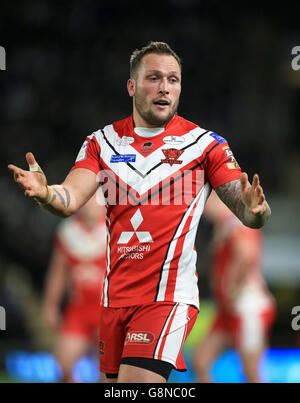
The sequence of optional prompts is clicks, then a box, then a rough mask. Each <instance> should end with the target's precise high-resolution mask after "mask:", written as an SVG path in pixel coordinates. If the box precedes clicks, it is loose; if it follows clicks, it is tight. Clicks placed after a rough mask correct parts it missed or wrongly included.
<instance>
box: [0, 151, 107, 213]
mask: <svg viewBox="0 0 300 403" xmlns="http://www.w3.org/2000/svg"><path fill="white" fill-rule="evenodd" d="M26 160H27V163H28V165H29V171H26V170H23V169H21V168H19V167H16V166H15V165H8V169H9V170H10V171H12V172H13V174H14V180H15V181H16V182H17V183H18V185H19V186H20V187H21V188H22V189H23V190H24V194H25V196H27V197H32V198H34V199H35V200H36V201H37V202H38V203H39V204H40V205H41V206H42V207H43V208H44V209H46V210H48V211H49V212H50V213H52V214H55V215H57V216H60V217H68V216H70V215H72V214H74V213H75V212H76V211H77V210H79V209H80V207H81V206H83V205H84V204H85V203H86V202H87V201H88V200H89V199H90V197H91V196H92V195H93V194H94V193H95V192H96V190H97V188H98V186H99V183H98V182H97V180H96V174H95V173H94V172H92V171H90V170H88V169H85V168H78V169H75V170H73V171H71V172H70V173H69V175H68V176H67V177H66V179H65V181H64V182H63V183H62V184H61V185H52V186H48V184H47V179H46V176H45V174H44V173H43V171H42V170H41V168H40V166H39V165H38V163H37V162H36V160H35V158H34V156H33V154H32V153H27V154H26Z"/></svg>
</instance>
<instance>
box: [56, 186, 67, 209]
mask: <svg viewBox="0 0 300 403" xmlns="http://www.w3.org/2000/svg"><path fill="white" fill-rule="evenodd" d="M53 190H54V192H55V193H56V194H57V196H58V197H59V199H60V201H61V203H62V205H63V206H64V207H66V201H65V199H64V197H63V196H62V195H61V193H60V192H59V191H58V190H57V189H55V188H53Z"/></svg>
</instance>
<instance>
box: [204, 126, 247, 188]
mask: <svg viewBox="0 0 300 403" xmlns="http://www.w3.org/2000/svg"><path fill="white" fill-rule="evenodd" d="M213 134H214V133H213ZM214 138H215V141H214V142H213V143H211V144H210V146H209V150H207V154H206V161H205V162H206V163H205V170H206V177H207V179H208V181H209V182H210V184H211V185H212V187H213V188H214V189H215V188H216V187H218V186H221V185H223V184H224V183H227V182H230V181H232V180H236V179H239V178H240V176H241V172H242V171H241V168H240V167H239V164H238V163H237V161H236V159H235V157H234V155H233V153H232V151H231V149H230V147H229V145H228V143H227V141H226V140H225V139H223V138H222V137H221V136H218V135H216V136H214Z"/></svg>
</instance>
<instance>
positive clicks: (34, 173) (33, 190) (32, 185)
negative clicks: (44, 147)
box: [8, 152, 47, 199]
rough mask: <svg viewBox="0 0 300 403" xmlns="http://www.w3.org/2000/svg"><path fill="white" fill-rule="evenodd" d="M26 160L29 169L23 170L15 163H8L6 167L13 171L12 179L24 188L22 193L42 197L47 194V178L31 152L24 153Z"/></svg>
mask: <svg viewBox="0 0 300 403" xmlns="http://www.w3.org/2000/svg"><path fill="white" fill-rule="evenodd" d="M26 161H27V163H28V165H29V169H30V170H29V171H25V170H24V169H21V168H19V167H17V166H15V165H12V164H10V165H8V169H9V170H10V171H12V172H13V174H14V180H15V181H16V182H17V183H18V185H19V186H20V187H21V188H22V189H24V190H25V192H24V194H25V196H28V197H37V198H41V199H42V198H44V197H46V195H47V179H46V176H45V175H44V173H43V171H42V170H41V169H40V167H39V165H38V163H37V162H36V160H35V158H34V155H33V154H32V153H30V152H29V153H27V154H26Z"/></svg>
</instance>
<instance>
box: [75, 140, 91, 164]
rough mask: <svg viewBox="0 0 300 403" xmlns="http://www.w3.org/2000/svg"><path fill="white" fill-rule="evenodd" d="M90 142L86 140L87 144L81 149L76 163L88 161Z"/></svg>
mask: <svg viewBox="0 0 300 403" xmlns="http://www.w3.org/2000/svg"><path fill="white" fill-rule="evenodd" d="M88 143H89V141H88V140H85V142H84V143H83V144H82V147H81V149H80V150H79V153H78V155H77V157H76V161H75V162H79V161H83V160H85V159H86V149H87V145H88Z"/></svg>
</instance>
